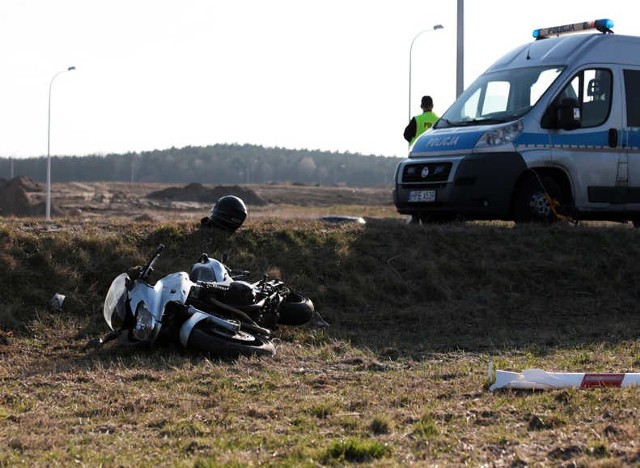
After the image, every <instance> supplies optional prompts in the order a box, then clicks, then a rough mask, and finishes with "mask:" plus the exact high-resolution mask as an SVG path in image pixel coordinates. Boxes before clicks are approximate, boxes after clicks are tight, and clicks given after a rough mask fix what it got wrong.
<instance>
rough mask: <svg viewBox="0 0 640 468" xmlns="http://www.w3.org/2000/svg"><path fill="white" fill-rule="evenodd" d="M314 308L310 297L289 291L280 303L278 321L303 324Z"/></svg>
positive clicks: (309, 318)
mask: <svg viewBox="0 0 640 468" xmlns="http://www.w3.org/2000/svg"><path fill="white" fill-rule="evenodd" d="M314 310H315V309H314V307H313V302H311V299H309V298H307V297H304V296H303V295H301V294H298V293H295V292H292V293H289V294H287V296H286V297H285V298H284V300H283V301H282V304H280V309H279V312H280V317H279V318H278V323H279V324H281V325H304V324H305V323H307V322H308V321H309V320H311V317H313V312H314Z"/></svg>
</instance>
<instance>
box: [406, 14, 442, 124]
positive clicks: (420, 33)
mask: <svg viewBox="0 0 640 468" xmlns="http://www.w3.org/2000/svg"><path fill="white" fill-rule="evenodd" d="M443 28H444V26H442V25H441V24H435V25H433V27H432V28H431V29H425V30H423V31H420V32H419V33H418V34H416V35H415V36H414V37H413V40H412V41H411V47H409V119H408V120H411V58H412V56H413V44H414V43H415V42H416V39H418V37H420V36H421V35H422V34H423V33H426V32H430V31H437V30H438V29H443Z"/></svg>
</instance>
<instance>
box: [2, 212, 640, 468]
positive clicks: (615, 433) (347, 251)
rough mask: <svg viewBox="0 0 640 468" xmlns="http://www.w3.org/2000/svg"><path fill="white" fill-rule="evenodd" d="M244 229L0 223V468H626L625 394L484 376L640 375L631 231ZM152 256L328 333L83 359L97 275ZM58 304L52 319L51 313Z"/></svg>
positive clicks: (167, 268)
mask: <svg viewBox="0 0 640 468" xmlns="http://www.w3.org/2000/svg"><path fill="white" fill-rule="evenodd" d="M367 221H368V222H367V224H366V225H348V224H345V225H335V224H328V223H322V222H319V221H312V220H304V219H297V220H282V219H270V218H265V219H256V220H253V221H252V222H250V223H248V224H247V225H246V226H244V227H243V228H242V229H240V230H239V231H238V232H237V233H236V234H235V235H233V236H231V237H228V238H227V237H225V236H222V235H220V234H216V233H212V232H202V231H200V230H199V229H198V227H197V225H196V224H194V223H192V222H166V223H164V224H162V223H130V222H125V221H113V222H106V220H102V221H101V222H100V223H92V222H85V223H73V222H68V223H65V222H59V223H56V225H55V227H52V226H51V225H47V224H45V223H43V222H41V221H33V220H32V221H25V220H7V221H4V222H2V223H0V243H1V244H0V245H1V250H0V284H2V285H3V291H2V293H0V303H2V305H3V308H2V310H1V311H0V329H1V330H2V332H1V335H0V464H1V465H5V466H20V465H22V466H44V465H46V466H50V465H65V466H66V465H81V466H83V465H84V466H96V465H105V466H152V465H161V466H198V467H207V466H221V465H224V466H228V465H231V466H253V465H266V466H325V465H327V466H342V465H345V464H365V465H368V466H407V465H417V466H426V465H440V466H460V465H465V464H466V465H471V466H481V465H490V466H492V465H493V466H526V465H530V466H535V465H553V466H629V465H637V464H640V446H639V445H638V441H639V440H640V428H639V427H638V423H637V422H638V419H639V416H640V414H639V410H638V408H639V407H640V405H639V403H640V389H638V388H625V389H613V388H602V389H590V390H574V389H567V390H549V391H513V390H507V391H496V392H490V391H489V390H488V386H489V384H490V379H489V377H488V376H487V368H488V364H489V362H494V365H495V367H496V368H499V369H505V370H516V371H519V370H522V369H525V368H531V367H538V368H542V369H545V370H549V371H566V372H586V371H590V372H634V371H636V372H637V371H638V369H639V368H640V339H639V332H640V314H638V306H637V303H638V297H639V292H640V287H639V286H638V281H637V278H638V277H640V234H638V233H637V231H636V230H634V229H632V228H630V227H629V226H626V225H605V224H601V225H600V224H593V225H586V226H570V225H557V226H551V227H542V226H517V227H515V226H512V225H508V224H505V223H453V224H449V225H433V226H412V225H407V224H405V222H404V221H403V220H402V219H400V218H397V217H396V218H394V217H392V218H368V219H367ZM160 242H162V243H164V244H166V245H167V251H166V254H165V255H164V256H163V257H162V258H161V261H160V262H159V263H158V265H157V267H158V268H157V275H158V276H156V277H159V276H160V275H163V274H166V273H169V272H172V271H176V270H188V268H189V267H190V265H191V264H192V263H193V262H194V261H195V259H196V258H197V256H198V255H199V254H200V253H202V252H208V253H210V254H212V255H214V256H219V255H220V254H221V252H223V251H225V252H228V253H229V255H230V260H229V264H230V265H231V266H234V267H239V268H246V269H248V270H251V271H252V272H255V274H256V276H260V275H261V274H262V273H264V272H272V273H274V272H279V274H280V275H281V276H282V277H283V279H284V280H285V281H286V282H287V283H288V284H289V285H290V286H292V287H293V288H294V289H297V290H300V291H302V292H304V293H305V294H306V295H308V296H310V297H311V298H312V299H313V300H314V302H315V304H316V306H317V309H318V311H319V312H320V314H321V315H322V317H323V318H324V320H325V321H327V322H328V323H329V324H330V326H329V327H328V328H325V327H320V326H317V325H314V324H312V325H309V326H305V327H302V328H297V329H291V328H290V329H285V328H282V329H280V330H278V331H277V332H276V336H277V339H276V344H277V353H276V356H274V357H273V358H267V359H265V358H262V359H256V358H240V359H237V360H220V359H217V358H216V357H214V356H203V355H199V354H195V353H191V352H188V351H186V350H183V349H179V348H155V349H128V348H123V347H120V346H118V345H117V344H113V345H108V346H106V347H105V348H103V349H101V350H89V349H87V348H85V344H86V342H87V340H88V339H89V338H91V337H94V336H97V335H100V334H101V333H102V332H104V331H105V330H106V324H104V321H103V319H102V317H101V301H102V299H103V296H104V293H105V291H106V289H107V287H108V285H109V283H110V281H111V279H112V278H113V277H114V276H115V275H117V274H118V273H120V272H121V271H124V270H125V269H126V268H127V267H129V266H131V265H136V264H140V263H142V260H143V259H144V258H145V257H146V255H147V254H148V253H149V252H150V251H152V250H153V248H154V247H155V245H157V244H158V243H160ZM55 292H59V293H63V294H65V295H66V296H67V299H66V300H65V303H64V306H63V310H62V311H53V310H51V309H49V308H48V307H47V303H48V301H49V299H50V298H51V296H52V295H53V293H55Z"/></svg>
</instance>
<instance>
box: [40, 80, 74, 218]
mask: <svg viewBox="0 0 640 468" xmlns="http://www.w3.org/2000/svg"><path fill="white" fill-rule="evenodd" d="M75 69H76V67H69V68H67V69H65V70H61V71H59V72H58V73H56V74H55V75H53V78H51V82H50V83H49V113H48V118H47V208H46V219H47V221H49V220H51V87H52V86H53V81H54V80H55V79H56V77H57V76H58V75H59V74H60V73H64V72H68V71H72V70H75Z"/></svg>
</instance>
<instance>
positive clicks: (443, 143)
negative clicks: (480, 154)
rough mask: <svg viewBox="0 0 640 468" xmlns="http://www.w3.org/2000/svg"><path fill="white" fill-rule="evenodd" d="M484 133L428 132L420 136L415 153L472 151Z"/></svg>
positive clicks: (413, 150) (414, 147)
mask: <svg viewBox="0 0 640 468" xmlns="http://www.w3.org/2000/svg"><path fill="white" fill-rule="evenodd" d="M483 133H484V131H482V132H461V131H458V132H455V133H454V132H434V133H431V132H427V133H423V134H422V135H420V137H419V138H418V140H417V141H416V142H415V144H414V145H413V149H412V152H413V153H429V152H433V151H454V150H470V149H472V148H473V147H474V146H476V143H477V141H478V138H480V137H481V136H482V134H483Z"/></svg>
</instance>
